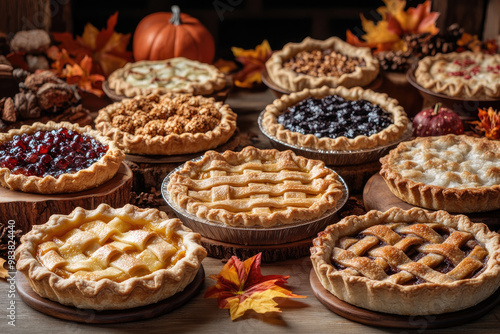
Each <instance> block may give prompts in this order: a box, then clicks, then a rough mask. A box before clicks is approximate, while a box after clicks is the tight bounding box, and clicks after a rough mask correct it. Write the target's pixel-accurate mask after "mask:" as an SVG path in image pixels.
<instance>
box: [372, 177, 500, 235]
mask: <svg viewBox="0 0 500 334" xmlns="http://www.w3.org/2000/svg"><path fill="white" fill-rule="evenodd" d="M363 202H364V205H365V208H366V210H379V211H386V210H389V209H390V208H393V207H398V208H401V209H404V210H409V209H411V208H415V207H416V206H414V205H411V204H408V203H406V202H404V201H402V200H401V199H399V198H398V197H396V196H395V195H394V194H393V193H392V192H391V190H390V189H389V187H388V186H387V184H386V183H385V180H384V178H383V177H382V176H380V175H379V174H375V175H373V176H372V177H371V178H370V179H369V180H368V182H367V183H366V186H365V189H364V191H363ZM429 211H434V210H429ZM465 215H466V216H467V217H469V219H470V220H471V221H472V222H474V223H483V224H486V225H488V227H489V228H490V229H491V230H494V231H497V230H498V229H499V228H500V210H495V211H488V212H478V213H467V214H465Z"/></svg>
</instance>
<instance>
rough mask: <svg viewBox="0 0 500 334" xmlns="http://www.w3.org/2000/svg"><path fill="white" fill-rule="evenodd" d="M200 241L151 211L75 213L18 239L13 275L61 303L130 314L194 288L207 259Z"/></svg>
mask: <svg viewBox="0 0 500 334" xmlns="http://www.w3.org/2000/svg"><path fill="white" fill-rule="evenodd" d="M200 238H201V237H200V235H199V234H197V233H193V232H192V231H191V230H190V229H188V228H186V227H184V226H183V225H182V223H181V222H180V220H178V219H169V218H168V216H167V214H166V213H164V212H161V211H159V210H156V209H139V208H137V207H135V206H132V205H126V206H124V207H123V208H119V209H113V208H111V207H110V206H108V205H106V204H101V205H99V207H97V209H95V210H91V211H87V210H84V209H82V208H76V209H75V210H74V211H73V212H72V213H71V214H69V215H67V216H66V215H53V216H51V217H50V219H49V221H48V222H47V223H45V224H43V225H35V226H33V229H32V230H31V231H30V232H29V233H27V234H26V235H25V236H23V238H22V244H21V245H20V246H19V248H18V249H17V251H16V260H17V270H18V271H20V272H22V273H23V274H24V275H25V276H26V279H27V280H28V282H29V283H30V285H31V287H32V288H33V290H34V291H35V292H36V293H37V294H39V295H40V296H42V297H44V298H48V299H51V300H54V301H56V302H59V303H61V304H64V305H71V306H75V307H78V308H84V309H94V310H118V309H126V308H134V307H139V306H144V305H149V304H152V303H156V302H158V301H160V300H163V299H165V298H168V297H170V296H173V295H174V294H176V293H177V292H179V291H182V290H183V289H184V288H185V287H186V286H187V285H188V284H189V283H191V282H192V280H193V279H194V277H195V276H196V274H197V272H198V270H199V268H200V265H201V261H202V260H203V259H204V258H205V256H206V251H205V250H204V249H203V247H201V246H200Z"/></svg>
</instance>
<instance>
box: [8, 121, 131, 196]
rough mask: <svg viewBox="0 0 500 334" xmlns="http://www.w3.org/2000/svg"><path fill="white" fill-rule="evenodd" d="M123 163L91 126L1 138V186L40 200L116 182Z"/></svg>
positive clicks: (26, 130)
mask: <svg viewBox="0 0 500 334" xmlns="http://www.w3.org/2000/svg"><path fill="white" fill-rule="evenodd" d="M124 157H125V154H123V152H122V151H121V150H120V149H119V147H118V146H117V145H116V144H115V142H114V141H113V140H110V139H109V138H107V137H104V136H102V135H101V134H100V133H99V132H97V131H95V130H92V129H91V128H90V126H86V127H84V128H82V127H80V126H78V124H72V123H68V122H62V123H54V122H48V123H46V124H44V123H34V124H33V125H31V126H28V125H23V126H22V127H21V128H20V129H13V130H10V131H9V132H7V133H0V184H1V185H2V186H3V187H5V188H9V189H12V190H16V191H23V192H31V193H40V194H60V193H71V192H78V191H83V190H87V189H92V188H95V187H97V186H99V185H101V184H103V183H105V182H106V181H108V180H110V179H111V178H113V176H114V175H115V174H116V172H117V171H118V168H119V167H120V164H121V162H122V161H123V159H124Z"/></svg>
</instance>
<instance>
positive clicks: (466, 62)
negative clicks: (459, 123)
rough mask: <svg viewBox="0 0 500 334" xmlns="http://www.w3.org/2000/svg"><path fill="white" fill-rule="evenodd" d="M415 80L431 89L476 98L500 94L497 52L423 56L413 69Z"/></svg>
mask: <svg viewBox="0 0 500 334" xmlns="http://www.w3.org/2000/svg"><path fill="white" fill-rule="evenodd" d="M415 78H416V80H417V82H418V83H419V84H420V85H421V86H422V87H424V88H427V89H429V90H431V91H433V92H436V93H441V94H445V95H449V96H455V97H465V98H475V99H498V98H500V55H498V54H496V55H490V54H484V53H476V52H462V53H455V52H452V53H447V54H437V55H435V56H432V57H425V58H424V59H422V60H421V61H419V63H418V67H417V70H416V71H415Z"/></svg>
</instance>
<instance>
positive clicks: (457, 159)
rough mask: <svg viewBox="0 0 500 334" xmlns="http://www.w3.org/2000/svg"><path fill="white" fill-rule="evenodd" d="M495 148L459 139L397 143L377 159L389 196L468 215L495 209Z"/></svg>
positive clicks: (498, 188)
mask: <svg viewBox="0 0 500 334" xmlns="http://www.w3.org/2000/svg"><path fill="white" fill-rule="evenodd" d="M498 161H500V143H499V142H498V141H495V140H488V139H486V138H474V137H469V136H465V135H461V136H456V135H446V136H440V137H421V138H417V139H415V140H413V141H409V142H403V143H400V144H399V145H398V147H396V148H395V149H394V150H392V151H391V152H390V153H389V154H388V155H386V156H385V157H383V158H381V159H380V162H381V163H382V169H381V170H380V175H382V177H383V178H384V180H385V182H386V183H387V185H388V187H389V189H390V190H391V192H392V193H393V194H394V195H396V196H397V197H399V198H400V199H402V200H403V201H405V202H408V203H410V204H413V205H418V206H421V207H424V208H428V209H434V210H446V211H449V212H458V213H468V212H481V211H490V210H496V209H499V208H500V167H499V166H498Z"/></svg>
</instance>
